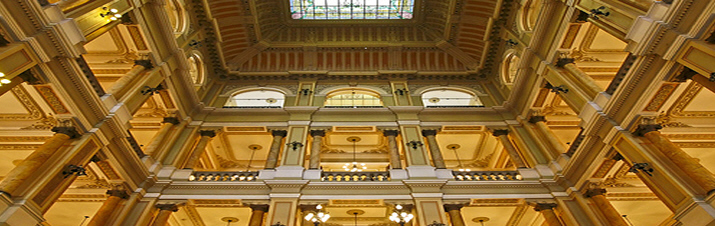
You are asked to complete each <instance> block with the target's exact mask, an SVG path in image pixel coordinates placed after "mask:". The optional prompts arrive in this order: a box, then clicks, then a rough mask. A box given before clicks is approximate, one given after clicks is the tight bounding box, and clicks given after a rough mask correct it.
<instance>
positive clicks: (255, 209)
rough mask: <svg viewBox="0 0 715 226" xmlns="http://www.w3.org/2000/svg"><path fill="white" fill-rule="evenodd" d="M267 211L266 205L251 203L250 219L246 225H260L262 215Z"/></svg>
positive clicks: (261, 223)
mask: <svg viewBox="0 0 715 226" xmlns="http://www.w3.org/2000/svg"><path fill="white" fill-rule="evenodd" d="M266 212H268V205H265V204H264V205H251V219H250V220H249V222H248V226H262V225H263V215H265V214H266Z"/></svg>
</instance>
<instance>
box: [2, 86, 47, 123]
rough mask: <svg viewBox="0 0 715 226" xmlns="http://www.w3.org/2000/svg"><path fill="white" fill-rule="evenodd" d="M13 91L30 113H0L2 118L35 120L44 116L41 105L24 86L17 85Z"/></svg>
mask: <svg viewBox="0 0 715 226" xmlns="http://www.w3.org/2000/svg"><path fill="white" fill-rule="evenodd" d="M11 91H12V93H13V94H14V95H15V97H16V98H17V100H18V101H20V103H22V106H24V107H25V109H26V110H27V111H28V112H29V114H0V120H8V121H11V120H35V119H40V118H42V117H43V116H44V113H43V112H42V110H41V109H40V106H39V105H38V104H37V102H35V100H33V99H32V97H30V94H29V93H27V90H25V88H24V87H23V86H21V85H19V86H15V87H13V88H12V89H11Z"/></svg>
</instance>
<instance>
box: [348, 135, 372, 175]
mask: <svg viewBox="0 0 715 226" xmlns="http://www.w3.org/2000/svg"><path fill="white" fill-rule="evenodd" d="M347 140H348V141H350V142H352V143H353V162H352V163H345V165H343V169H345V171H350V172H362V170H364V169H367V166H365V163H358V162H357V150H356V146H355V145H356V144H357V142H360V140H361V139H360V137H355V136H352V137H348V139H347ZM351 164H352V166H351Z"/></svg>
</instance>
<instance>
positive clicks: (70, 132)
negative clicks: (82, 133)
mask: <svg viewBox="0 0 715 226" xmlns="http://www.w3.org/2000/svg"><path fill="white" fill-rule="evenodd" d="M52 132H55V133H61V134H65V135H67V136H69V137H70V138H72V139H74V138H77V137H79V133H78V132H77V128H75V127H54V128H52Z"/></svg>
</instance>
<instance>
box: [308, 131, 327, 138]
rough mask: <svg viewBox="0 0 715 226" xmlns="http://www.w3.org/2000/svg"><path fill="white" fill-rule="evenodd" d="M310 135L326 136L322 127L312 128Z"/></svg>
mask: <svg viewBox="0 0 715 226" xmlns="http://www.w3.org/2000/svg"><path fill="white" fill-rule="evenodd" d="M310 136H311V137H324V136H325V130H322V129H316V130H311V131H310Z"/></svg>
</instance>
